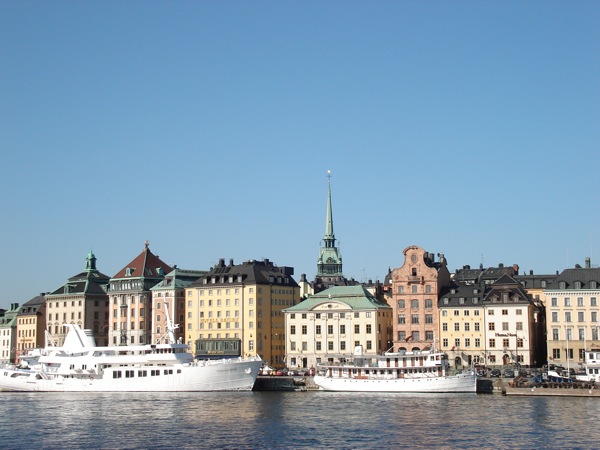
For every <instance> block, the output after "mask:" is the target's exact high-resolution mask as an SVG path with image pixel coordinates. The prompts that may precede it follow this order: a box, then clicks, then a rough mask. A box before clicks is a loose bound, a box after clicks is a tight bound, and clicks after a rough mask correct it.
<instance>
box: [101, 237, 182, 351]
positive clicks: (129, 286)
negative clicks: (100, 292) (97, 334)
mask: <svg viewBox="0 0 600 450" xmlns="http://www.w3.org/2000/svg"><path fill="white" fill-rule="evenodd" d="M172 270H173V269H172V268H171V267H170V266H169V265H168V264H166V263H164V262H163V261H162V260H161V259H160V258H159V257H158V256H157V255H155V254H154V253H152V252H151V251H150V243H149V242H148V241H146V242H145V244H144V249H143V250H142V252H141V253H140V254H139V255H138V256H136V257H135V258H134V259H133V260H132V261H131V262H130V263H129V264H127V265H126V266H125V267H123V268H122V269H121V270H120V271H119V272H117V274H116V275H115V276H114V277H112V278H111V279H110V289H109V297H110V299H109V303H110V304H109V308H108V315H109V320H108V323H109V336H108V338H109V339H108V340H109V343H108V345H128V344H132V345H137V344H148V343H151V342H152V329H151V326H152V317H153V316H152V291H151V290H150V289H152V288H153V287H154V286H156V285H157V284H158V283H160V282H161V281H162V280H163V279H164V278H165V275H166V274H167V273H169V272H171V271H172Z"/></svg>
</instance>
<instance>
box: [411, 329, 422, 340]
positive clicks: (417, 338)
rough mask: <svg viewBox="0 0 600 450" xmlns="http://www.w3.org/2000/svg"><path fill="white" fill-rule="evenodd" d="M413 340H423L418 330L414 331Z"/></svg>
mask: <svg viewBox="0 0 600 450" xmlns="http://www.w3.org/2000/svg"><path fill="white" fill-rule="evenodd" d="M412 337H413V341H416V342H419V341H420V340H421V337H420V334H419V332H418V331H413V332H412Z"/></svg>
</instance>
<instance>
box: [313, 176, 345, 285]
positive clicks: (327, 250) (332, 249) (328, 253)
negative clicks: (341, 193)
mask: <svg viewBox="0 0 600 450" xmlns="http://www.w3.org/2000/svg"><path fill="white" fill-rule="evenodd" d="M327 178H328V181H327V183H328V192H327V215H326V223H325V236H324V237H323V247H321V251H320V254H319V259H318V261H317V278H321V279H322V281H323V282H324V283H325V284H327V283H328V282H329V283H333V284H335V283H336V282H339V281H342V280H344V275H343V273H342V255H341V253H340V249H339V248H338V247H336V245H335V235H334V234H333V213H332V209H331V171H329V170H328V171H327Z"/></svg>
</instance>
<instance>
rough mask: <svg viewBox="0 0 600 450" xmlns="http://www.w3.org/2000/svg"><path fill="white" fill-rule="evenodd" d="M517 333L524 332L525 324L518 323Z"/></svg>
mask: <svg viewBox="0 0 600 450" xmlns="http://www.w3.org/2000/svg"><path fill="white" fill-rule="evenodd" d="M517 331H523V322H517Z"/></svg>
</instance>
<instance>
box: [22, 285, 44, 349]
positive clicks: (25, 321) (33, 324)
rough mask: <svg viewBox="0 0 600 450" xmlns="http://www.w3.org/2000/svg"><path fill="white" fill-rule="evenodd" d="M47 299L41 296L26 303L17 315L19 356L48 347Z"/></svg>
mask: <svg viewBox="0 0 600 450" xmlns="http://www.w3.org/2000/svg"><path fill="white" fill-rule="evenodd" d="M45 330H46V298H45V294H40V295H38V296H36V297H34V298H32V299H31V300H29V301H28V302H27V303H25V304H24V305H23V306H22V307H21V310H20V311H19V313H18V314H17V348H16V350H17V354H16V359H17V360H18V359H19V356H20V355H21V354H22V353H27V352H29V351H30V350H33V349H34V348H42V347H45V345H46V334H45Z"/></svg>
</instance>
